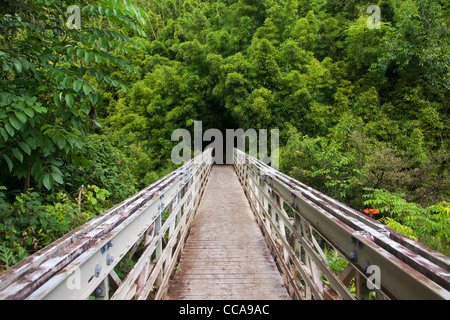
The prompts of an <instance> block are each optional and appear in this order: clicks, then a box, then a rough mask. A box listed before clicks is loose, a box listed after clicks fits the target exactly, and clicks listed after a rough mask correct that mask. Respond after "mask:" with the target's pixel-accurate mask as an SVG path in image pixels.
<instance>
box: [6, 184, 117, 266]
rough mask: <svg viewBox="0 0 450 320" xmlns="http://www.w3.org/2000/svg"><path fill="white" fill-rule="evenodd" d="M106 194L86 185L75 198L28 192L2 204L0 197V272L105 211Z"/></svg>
mask: <svg viewBox="0 0 450 320" xmlns="http://www.w3.org/2000/svg"><path fill="white" fill-rule="evenodd" d="M109 195H110V193H109V192H108V191H107V190H103V189H100V188H99V187H97V186H88V187H87V188H83V189H81V190H80V192H79V193H78V194H77V196H76V198H73V197H71V196H69V195H68V194H66V193H58V194H55V195H51V196H49V197H48V199H45V198H44V197H43V196H41V195H40V194H39V193H37V192H33V191H30V192H28V193H26V194H20V195H17V196H16V197H15V199H14V202H13V203H6V201H5V200H4V197H2V194H0V198H3V199H0V207H1V211H0V244H1V245H0V262H1V263H2V264H1V265H0V270H1V269H3V268H8V267H10V266H11V265H12V264H15V263H17V262H18V261H20V260H22V259H23V258H25V257H27V256H28V255H30V254H32V253H34V252H36V251H38V250H40V249H42V248H44V247H45V246H47V245H49V244H51V243H52V242H54V241H55V240H57V239H59V238H61V237H62V236H64V235H65V234H67V233H68V232H69V231H71V230H74V229H76V228H77V227H79V226H81V225H83V224H85V223H86V222H88V221H89V220H91V219H92V218H93V217H96V216H97V215H99V214H101V213H102V212H104V211H105V210H107V209H109V208H110V206H111V204H110V203H109V201H108V197H109Z"/></svg>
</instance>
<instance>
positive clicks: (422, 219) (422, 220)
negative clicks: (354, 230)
mask: <svg viewBox="0 0 450 320" xmlns="http://www.w3.org/2000/svg"><path fill="white" fill-rule="evenodd" d="M367 191H371V193H368V194H366V195H365V198H367V200H366V201H365V202H364V204H365V205H367V206H371V207H374V208H377V209H378V210H379V211H380V213H382V214H384V215H385V217H384V218H383V219H382V222H385V223H386V224H387V225H388V226H389V227H391V228H393V229H394V230H397V231H399V232H401V233H403V234H405V235H406V236H409V237H411V238H413V239H415V240H419V241H421V242H423V243H425V244H426V245H427V246H429V247H431V248H434V249H436V250H439V251H442V252H444V253H446V254H449V251H448V249H449V245H450V204H449V203H448V202H440V203H438V204H435V205H433V206H430V207H428V208H423V207H422V206H420V205H419V204H417V203H413V202H408V201H406V200H405V199H404V198H403V197H404V194H396V193H392V192H388V191H386V190H381V189H374V190H367ZM387 215H389V216H387Z"/></svg>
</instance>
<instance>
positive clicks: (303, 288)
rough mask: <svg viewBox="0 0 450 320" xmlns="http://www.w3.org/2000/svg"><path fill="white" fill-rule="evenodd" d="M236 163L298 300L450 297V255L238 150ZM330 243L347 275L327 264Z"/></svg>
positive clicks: (293, 293)
mask: <svg viewBox="0 0 450 320" xmlns="http://www.w3.org/2000/svg"><path fill="white" fill-rule="evenodd" d="M234 166H235V170H236V173H237V175H238V177H239V180H240V181H241V184H242V186H243V188H244V190H245V193H246V195H247V198H248V201H249V203H250V205H251V207H252V210H253V212H254V213H255V216H256V218H257V220H258V223H259V225H260V227H261V229H262V231H263V232H264V234H265V237H266V240H267V242H268V245H269V247H270V249H271V251H272V253H273V255H274V258H275V260H276V262H277V265H278V267H279V269H280V271H281V273H282V275H283V278H284V281H285V284H286V286H287V288H288V291H289V293H290V294H291V296H292V297H293V298H295V299H311V298H314V299H369V298H374V297H375V298H376V299H447V300H448V299H450V293H449V290H450V271H449V270H450V259H449V258H448V257H446V256H444V255H442V254H440V253H438V252H436V251H433V250H431V249H429V248H427V247H425V246H423V245H422V244H420V243H418V242H415V241H413V240H411V239H409V238H407V237H405V236H403V235H401V234H400V233H398V232H396V231H394V230H392V229H390V228H388V227H386V226H385V225H383V224H381V223H378V222H377V221H375V220H373V219H371V218H369V217H367V216H364V215H363V214H361V213H359V212H357V211H356V210H353V209H351V208H349V207H347V206H345V205H343V204H341V203H339V202H338V201H336V200H334V199H332V198H330V197H328V196H326V195H324V194H322V193H320V192H318V191H317V190H314V189H312V188H310V187H308V186H306V185H304V184H302V183H300V182H298V181H296V180H295V179H293V178H291V177H289V176H287V175H285V174H283V173H281V172H278V171H276V170H275V169H273V168H271V167H269V166H267V165H266V164H264V163H262V162H261V161H258V160H257V159H255V158H253V157H251V156H249V155H247V154H245V153H244V152H242V151H241V150H239V149H235V150H234ZM325 244H326V246H327V247H328V248H334V249H335V250H337V251H338V252H339V253H340V255H342V257H343V258H344V259H345V260H347V262H348V266H347V268H346V269H345V270H343V271H342V273H340V274H337V273H336V272H335V271H333V270H332V269H331V268H330V267H329V266H328V263H327V258H326V255H325V254H324V252H323V248H324V247H325ZM353 278H354V283H355V292H354V293H352V292H351V291H350V290H349V287H348V284H349V283H350V281H351V280H352V279H353ZM369 288H370V289H372V290H370V289H369ZM370 291H372V292H374V293H372V294H370Z"/></svg>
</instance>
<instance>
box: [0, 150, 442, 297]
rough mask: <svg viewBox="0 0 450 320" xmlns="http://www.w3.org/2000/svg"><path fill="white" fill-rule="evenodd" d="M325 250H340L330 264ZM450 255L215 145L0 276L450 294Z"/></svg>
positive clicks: (155, 286)
mask: <svg viewBox="0 0 450 320" xmlns="http://www.w3.org/2000/svg"><path fill="white" fill-rule="evenodd" d="M327 252H334V253H335V255H338V256H339V257H340V259H343V260H345V263H346V267H345V269H344V270H343V271H341V272H337V271H335V270H333V269H332V268H331V267H330V263H329V261H328V259H327V254H326V253H327ZM449 290H450V259H449V258H448V257H446V256H444V255H442V254H440V253H438V252H435V251H433V250H431V249H429V248H427V247H425V246H423V245H421V244H419V243H417V242H415V241H413V240H411V239H409V238H407V237H405V236H403V235H401V234H399V233H398V232H395V231H394V230H392V229H389V228H387V227H386V226H384V225H382V224H380V223H378V222H376V221H375V220H372V219H370V218H368V217H367V216H365V215H363V214H361V213H359V212H357V211H355V210H353V209H351V208H349V207H347V206H345V205H343V204H341V203H339V202H337V201H335V200H333V199H331V198H329V197H327V196H325V195H324V194H322V193H320V192H318V191H316V190H314V189H312V188H310V187H308V186H306V185H304V184H302V183H300V182H298V181H296V180H294V179H292V178H290V177H288V176H286V175H284V174H282V173H280V172H278V171H276V170H274V169H273V168H271V167H269V166H267V165H265V164H264V163H262V162H260V161H258V160H257V159H255V158H252V157H250V156H249V155H247V154H245V153H243V152H242V151H240V150H238V149H235V150H234V165H232V166H231V165H230V166H218V165H214V166H213V158H212V155H211V150H207V151H206V152H204V153H203V154H202V155H200V156H199V157H197V158H195V159H193V160H192V161H190V162H189V163H187V164H185V165H184V166H183V167H181V168H180V169H178V170H176V171H174V172H172V173H171V174H169V175H168V176H166V177H164V178H163V179H161V180H160V181H158V182H156V183H154V184H153V185H151V186H149V187H147V188H146V189H144V190H142V191H141V192H139V193H138V194H136V195H135V196H133V197H131V198H130V199H127V200H126V201H124V202H122V203H121V204H119V205H117V206H116V207H114V208H112V209H111V210H109V211H107V212H105V213H104V214H102V215H101V216H99V217H98V218H96V219H94V220H92V221H90V222H89V223H87V224H85V225H83V226H82V227H80V228H79V229H77V230H75V231H73V232H71V233H69V234H68V235H66V236H65V237H63V238H61V239H59V240H58V241H56V242H55V243H53V244H52V245H50V246H48V247H46V248H44V249H43V250H41V251H40V252H38V253H36V254H34V255H33V256H31V257H29V258H27V259H25V260H23V261H22V262H21V263H19V264H17V265H16V266H14V267H12V268H11V269H9V270H7V271H6V272H4V273H3V274H1V275H0V299H102V300H104V299H136V300H137V299H140V300H145V299H198V300H204V299H217V300H222V299H241V300H278V299H447V300H448V299H450V293H449Z"/></svg>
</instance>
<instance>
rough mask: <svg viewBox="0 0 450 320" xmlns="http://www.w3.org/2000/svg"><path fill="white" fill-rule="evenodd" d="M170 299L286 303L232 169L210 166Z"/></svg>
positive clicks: (265, 247) (277, 276)
mask: <svg viewBox="0 0 450 320" xmlns="http://www.w3.org/2000/svg"><path fill="white" fill-rule="evenodd" d="M178 269H180V270H179V271H177V273H176V275H175V276H174V278H173V279H172V280H171V281H170V283H169V290H168V299H177V300H182V299H185V300H190V299H195V300H205V299H214V300H233V299H239V300H281V299H283V300H284V299H289V295H288V293H287V291H286V289H285V287H284V285H283V281H282V279H281V276H280V274H279V272H278V270H277V267H276V265H275V262H274V260H273V258H272V256H271V254H270V252H269V249H268V248H267V245H266V242H265V240H264V237H263V235H262V233H261V231H260V229H259V227H258V225H257V223H256V219H255V217H254V215H253V213H252V211H251V209H250V206H249V204H248V202H247V198H246V197H245V194H244V191H243V189H242V187H241V185H240V183H239V180H238V178H237V176H236V173H235V172H234V169H233V166H214V167H213V170H212V172H211V177H210V181H209V182H208V186H207V188H206V191H205V193H204V195H203V199H202V201H201V203H200V206H199V208H198V212H197V216H196V218H195V220H194V223H193V225H192V228H191V232H190V235H189V237H188V240H187V243H186V245H185V248H184V250H183V252H182V255H181V260H180V264H179V267H178Z"/></svg>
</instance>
